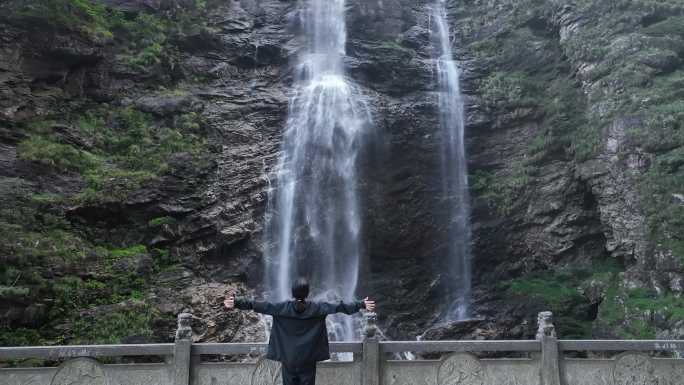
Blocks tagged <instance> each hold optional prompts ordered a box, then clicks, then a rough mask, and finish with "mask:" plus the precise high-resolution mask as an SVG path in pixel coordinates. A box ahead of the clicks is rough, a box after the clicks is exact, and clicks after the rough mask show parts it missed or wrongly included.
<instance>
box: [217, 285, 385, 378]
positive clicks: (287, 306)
mask: <svg viewBox="0 0 684 385" xmlns="http://www.w3.org/2000/svg"><path fill="white" fill-rule="evenodd" d="M292 295H293V297H294V298H295V300H293V301H286V302H278V303H270V302H260V301H250V300H245V299H235V298H233V297H232V296H231V297H229V298H226V300H225V306H226V308H228V309H232V308H233V307H235V308H238V309H241V310H254V311H256V312H257V313H261V314H268V315H271V316H273V326H272V327H271V337H270V339H269V342H268V353H267V355H266V358H268V359H271V360H274V361H279V362H281V363H282V370H283V384H284V385H289V384H301V385H313V384H314V382H315V374H316V362H319V361H325V360H327V359H329V358H330V349H329V344H328V330H327V327H326V323H325V319H326V317H327V316H328V315H330V314H335V313H345V314H354V313H356V312H358V311H359V310H361V309H364V308H365V309H367V310H369V311H373V310H374V309H375V303H374V302H373V301H371V300H369V299H368V298H366V299H365V300H364V301H356V302H349V303H345V302H342V301H340V302H338V303H330V302H308V301H306V297H307V296H308V295H309V284H308V282H307V281H306V280H304V279H298V280H297V281H295V283H294V284H293V286H292Z"/></svg>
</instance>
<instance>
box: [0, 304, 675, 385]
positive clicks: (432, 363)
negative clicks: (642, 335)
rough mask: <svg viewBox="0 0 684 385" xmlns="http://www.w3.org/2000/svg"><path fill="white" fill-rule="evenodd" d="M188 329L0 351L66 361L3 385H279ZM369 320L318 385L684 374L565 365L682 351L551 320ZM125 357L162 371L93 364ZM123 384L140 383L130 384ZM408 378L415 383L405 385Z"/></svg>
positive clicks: (669, 343)
mask: <svg viewBox="0 0 684 385" xmlns="http://www.w3.org/2000/svg"><path fill="white" fill-rule="evenodd" d="M190 320H191V315H190V314H181V315H180V316H179V322H178V323H179V325H178V330H177V333H176V342H175V343H172V344H147V345H97V346H52V347H1V348H0V360H13V359H25V358H42V359H47V360H60V359H67V361H65V362H64V363H63V364H62V366H60V367H59V368H38V369H0V384H3V385H5V384H10V385H25V384H35V385H43V384H44V385H61V384H65V383H80V382H78V379H74V378H72V377H73V376H78V375H81V374H82V373H88V376H89V378H90V377H93V378H97V377H98V376H99V377H101V378H102V381H94V380H93V382H92V384H109V385H120V384H128V383H136V384H137V383H141V384H142V383H144V384H146V385H166V384H173V385H211V384H224V383H225V384H230V385H242V384H268V385H275V384H279V383H280V382H279V379H278V373H279V371H278V367H277V364H275V363H269V361H265V360H259V361H258V362H257V363H220V362H219V363H203V362H202V360H201V356H202V355H220V356H230V355H239V354H257V355H261V354H263V353H265V351H266V348H267V344H265V343H228V344H223V343H192V330H191V329H190ZM365 320H366V328H365V332H364V340H363V341H362V342H333V343H331V345H330V346H331V351H332V352H334V353H352V354H353V356H354V360H353V361H352V362H340V363H324V364H322V365H321V366H320V368H319V370H320V371H322V373H323V374H324V375H323V376H322V377H321V383H322V384H324V385H333V384H335V385H352V384H354V385H357V384H362V385H386V384H387V385H391V384H395V383H396V384H407V385H411V384H414V383H421V384H434V385H483V384H497V385H498V384H499V383H505V384H511V385H537V384H538V385H561V384H563V385H571V384H587V385H593V384H614V385H627V384H632V383H631V382H629V381H628V380H627V381H628V382H624V381H623V379H629V378H640V379H643V380H644V381H646V382H643V383H644V384H645V383H649V384H650V383H653V384H659V385H660V384H666V385H670V384H672V385H675V384H678V382H677V381H679V380H678V379H679V378H681V375H682V374H684V360H679V359H674V360H673V359H669V360H668V359H652V358H650V357H649V356H647V355H642V354H639V353H636V354H635V353H622V354H621V355H618V356H617V358H616V359H573V358H564V357H563V355H562V354H561V353H562V352H564V351H599V352H600V351H613V352H646V351H660V352H682V351H684V341H679V340H639V341H632V340H557V339H556V334H555V327H554V325H553V322H552V315H551V314H550V313H548V312H544V313H541V314H540V316H539V332H538V333H537V339H536V340H519V341H515V340H506V341H492V340H482V341H480V340H477V341H379V340H378V334H377V333H376V326H375V320H376V318H375V315H374V314H372V313H370V314H367V315H366V317H365ZM402 352H416V353H419V352H420V353H435V352H442V353H444V352H446V353H451V354H449V355H448V356H447V357H446V358H443V359H441V360H417V361H397V360H396V359H394V360H393V359H391V358H390V356H388V354H390V355H392V354H396V353H402ZM475 352H528V353H530V355H531V356H530V357H529V358H517V359H489V360H480V359H478V358H477V357H476V356H474V355H472V354H471V353H475ZM121 356H161V357H165V358H164V360H165V361H164V362H163V363H157V364H130V365H102V364H100V363H98V362H97V361H95V360H93V358H95V357H121ZM640 368H641V369H640ZM592 370H593V371H592ZM642 371H643V372H642ZM79 373H80V374H79ZM122 373H128V374H122ZM230 373H233V374H230ZM326 373H327V376H326V375H325V374H326ZM457 373H460V374H458V378H460V379H459V380H455V379H454V377H453V376H455V375H456V374H457ZM535 373H536V374H535ZM69 376H72V377H69ZM121 376H138V377H136V378H135V379H131V378H124V377H121ZM226 376H228V377H230V378H231V380H229V381H228V382H225V381H223V382H221V381H222V380H221V378H223V377H226ZM231 376H232V377H231ZM397 376H399V377H397ZM411 376H414V377H415V378H414V379H413V380H411V379H410V378H411ZM634 376H637V377H634ZM403 377H406V379H405V380H402V381H400V382H397V378H403ZM105 379H106V381H105ZM468 379H470V380H468ZM67 380H68V381H67ZM72 380H74V381H72ZM134 380H135V381H134ZM69 381H72V382H69ZM501 381H504V382H501ZM649 381H650V382H649ZM654 381H655V382H654ZM668 381H669V382H668ZM641 383H642V382H640V384H641Z"/></svg>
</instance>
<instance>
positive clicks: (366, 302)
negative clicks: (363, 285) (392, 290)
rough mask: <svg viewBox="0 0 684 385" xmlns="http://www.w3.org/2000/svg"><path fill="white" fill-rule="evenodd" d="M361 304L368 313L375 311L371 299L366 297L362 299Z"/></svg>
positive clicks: (373, 302)
mask: <svg viewBox="0 0 684 385" xmlns="http://www.w3.org/2000/svg"><path fill="white" fill-rule="evenodd" d="M363 304H364V305H365V306H366V310H368V311H371V312H372V311H375V301H373V300H372V299H370V298H368V297H366V298H364V299H363Z"/></svg>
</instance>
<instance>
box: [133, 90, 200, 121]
mask: <svg viewBox="0 0 684 385" xmlns="http://www.w3.org/2000/svg"><path fill="white" fill-rule="evenodd" d="M136 106H137V107H138V108H139V109H140V110H141V111H145V112H149V113H152V114H155V115H158V116H171V115H177V114H182V113H188V112H192V111H198V110H200V109H201V108H202V104H201V103H200V102H199V100H198V99H196V98H195V97H194V96H193V95H192V94H189V93H185V92H180V94H179V95H156V96H144V97H142V98H140V99H138V100H137V101H136Z"/></svg>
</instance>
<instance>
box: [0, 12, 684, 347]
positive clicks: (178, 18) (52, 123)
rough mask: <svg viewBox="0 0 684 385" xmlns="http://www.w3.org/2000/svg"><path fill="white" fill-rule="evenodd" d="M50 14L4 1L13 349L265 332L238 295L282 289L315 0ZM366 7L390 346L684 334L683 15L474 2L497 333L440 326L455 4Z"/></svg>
mask: <svg viewBox="0 0 684 385" xmlns="http://www.w3.org/2000/svg"><path fill="white" fill-rule="evenodd" d="M35 3H36V4H35V6H33V7H32V6H26V5H25V4H21V2H8V3H7V4H4V5H2V6H0V7H3V12H2V14H3V15H5V16H2V18H1V19H0V30H1V31H2V33H1V34H0V36H1V38H0V39H1V40H0V52H2V55H0V150H1V151H0V166H1V167H0V178H1V179H0V195H1V197H2V200H3V202H6V204H5V203H4V204H3V210H2V213H1V216H0V226H2V228H3V234H6V237H5V240H3V241H2V242H0V257H1V258H2V262H3V263H2V265H3V267H2V268H0V269H1V270H0V273H1V277H0V278H2V281H1V282H0V285H1V286H0V297H2V299H3V300H2V304H0V309H1V311H2V320H3V323H5V324H7V325H8V326H10V327H11V329H10V331H9V332H2V333H3V334H2V335H1V337H2V340H1V341H2V343H3V344H10V345H12V344H25V343H46V342H48V343H71V342H80V341H84V342H106V341H120V340H123V341H132V340H135V341H137V340H167V339H169V338H170V337H171V335H172V329H173V325H174V320H173V319H174V316H175V314H176V313H178V312H179V311H181V310H182V309H184V308H188V309H190V310H191V311H192V312H193V314H195V316H196V317H197V320H196V325H195V329H196V332H197V339H198V340H202V341H231V340H246V339H260V338H262V337H263V331H262V329H261V327H260V325H259V323H258V318H256V317H254V316H252V315H249V314H244V313H241V314H239V315H238V314H227V313H225V312H223V311H222V310H221V305H220V297H221V296H222V295H223V293H224V292H225V291H226V290H233V289H238V290H239V291H241V292H243V293H247V294H251V293H259V292H260V290H261V288H260V284H261V269H262V263H263V262H262V254H261V251H262V239H261V232H262V226H263V217H264V209H265V203H266V200H267V198H268V189H269V188H270V184H269V183H270V182H269V181H270V180H272V179H273V178H274V175H273V166H274V165H275V162H276V159H277V156H278V151H279V142H280V137H281V131H282V128H283V126H284V119H285V118H286V115H287V102H288V93H289V90H290V88H289V86H290V84H291V73H292V69H291V65H292V64H293V63H294V58H295V56H296V55H297V52H298V49H299V48H300V47H301V46H302V41H301V36H300V34H299V32H300V28H299V25H298V23H299V22H300V19H299V18H298V12H299V9H300V8H299V7H300V6H301V4H300V3H298V2H294V1H276V0H273V1H267V0H263V1H256V0H240V1H208V2H207V3H205V2H201V1H179V0H175V1H171V0H169V1H164V0H162V1H158V2H155V1H144V2H143V1H117V2H103V3H104V4H106V7H105V6H98V5H96V4H93V5H92V7H91V8H88V9H83V8H79V7H77V6H76V5H74V3H73V2H69V1H56V2H41V1H37V2H35ZM349 3H350V4H349V5H350V7H349V13H348V19H347V20H348V29H349V40H348V48H347V51H348V58H347V59H346V65H347V67H348V71H349V75H350V77H352V78H353V79H354V81H355V82H356V84H357V85H358V86H359V89H360V93H361V94H362V95H363V97H364V98H365V99H366V100H367V101H368V107H369V109H370V111H371V115H372V117H373V119H374V124H373V127H374V128H373V131H372V132H370V133H369V135H368V138H369V140H368V142H367V143H366V145H365V146H366V147H365V148H364V149H363V156H362V157H361V159H360V161H359V167H360V170H361V174H362V175H363V176H362V179H361V181H360V184H361V189H362V191H363V194H362V196H363V202H362V204H363V207H364V209H365V210H364V212H365V218H364V234H365V239H366V240H367V243H366V245H365V250H364V255H365V258H366V260H365V261H364V263H363V267H364V271H362V283H361V286H362V288H361V290H362V291H363V292H364V293H373V294H374V295H376V296H377V297H378V300H379V305H380V321H381V323H382V325H383V328H384V329H385V330H386V334H387V335H388V336H390V337H392V338H412V337H413V336H416V335H418V334H421V333H422V332H423V331H424V330H426V329H428V328H431V327H433V328H432V330H430V331H429V332H428V333H427V334H426V338H445V337H448V338H461V337H472V336H482V337H488V338H504V337H505V338H523V337H530V336H531V335H533V329H534V322H533V320H534V317H535V316H536V312H537V311H538V310H541V309H546V308H551V309H552V310H554V311H556V312H557V313H558V315H559V316H560V318H561V319H560V320H559V321H558V325H557V326H558V327H559V328H560V329H561V334H562V335H564V336H573V337H588V336H590V335H594V336H597V337H607V336H619V337H633V336H635V337H651V336H653V337H654V336H656V335H657V336H659V337H660V336H662V337H673V338H674V337H680V331H679V330H678V329H679V328H681V325H680V321H681V316H682V315H681V314H679V313H681V311H678V309H677V307H678V306H679V305H680V299H679V294H680V293H681V290H682V285H681V281H682V275H681V274H682V268H681V263H682V262H681V258H682V257H683V255H682V250H683V247H682V245H683V243H682V239H681V235H680V234H682V233H683V232H682V231H681V230H682V227H684V225H683V224H682V222H681V218H683V217H684V216H682V214H683V211H684V209H683V207H684V204H683V203H682V202H683V200H684V198H682V197H681V196H682V194H684V186H683V183H684V182H683V181H684V178H683V175H682V170H681V166H682V164H684V161H682V159H684V158H683V155H682V145H684V142H683V141H682V138H683V137H682V135H681V130H682V124H683V122H684V106H682V102H681V100H682V95H681V90H680V88H681V85H682V81H683V79H684V77H683V76H684V75H683V72H682V58H683V57H684V30H682V29H681V25H684V23H683V22H682V21H684V19H683V18H684V9H683V8H682V6H681V5H678V4H676V2H672V3H671V4H670V3H668V2H654V1H649V0H640V1H624V2H620V1H613V2H598V1H595V2H590V1H574V2H570V1H567V2H561V1H555V0H547V1H532V0H530V1H522V2H521V1H511V2H501V1H474V0H473V1H453V2H450V3H449V13H450V16H451V20H450V21H451V24H452V29H453V41H454V43H453V44H454V48H455V52H456V54H457V56H458V59H459V60H460V61H461V67H462V69H463V74H462V80H463V82H464V88H465V91H466V93H467V97H468V103H467V104H468V153H469V159H470V165H469V166H470V172H471V176H470V183H471V189H472V192H473V197H474V202H473V207H474V211H473V228H474V248H473V258H474V263H473V264H474V268H475V274H474V275H475V290H474V294H475V298H474V312H475V313H476V314H477V315H479V316H481V317H482V319H478V320H473V321H469V322H467V323H460V324H453V325H440V326H439V327H434V324H435V322H436V321H437V320H438V314H439V312H440V311H441V310H442V307H443V306H444V305H445V304H443V303H441V301H440V298H441V295H442V290H443V288H444V286H445V282H444V280H445V277H443V276H442V275H440V272H441V271H444V269H443V266H444V264H445V263H448V261H445V260H444V258H443V255H444V250H445V249H446V247H445V245H446V242H447V241H448V240H447V239H446V224H445V220H446V218H443V215H441V213H445V212H447V210H445V207H446V206H445V205H446V204H447V202H440V201H439V200H438V199H436V196H437V195H438V193H437V191H438V183H439V137H438V135H436V133H437V127H438V124H437V119H438V115H437V113H436V110H435V109H436V106H437V103H436V102H437V98H436V95H435V94H434V90H435V89H436V87H435V84H434V62H433V61H432V60H431V53H432V51H431V36H430V19H429V7H430V6H431V5H432V1H408V0H384V1H361V0H358V1H356V0H355V1H350V2H349ZM55 4H57V8H56V9H52V13H50V14H49V15H52V17H48V16H47V15H48V14H46V13H45V12H41V11H45V8H41V7H48V6H52V7H54V6H55ZM60 12H62V13H63V14H60ZM111 314H117V315H116V316H111Z"/></svg>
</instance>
